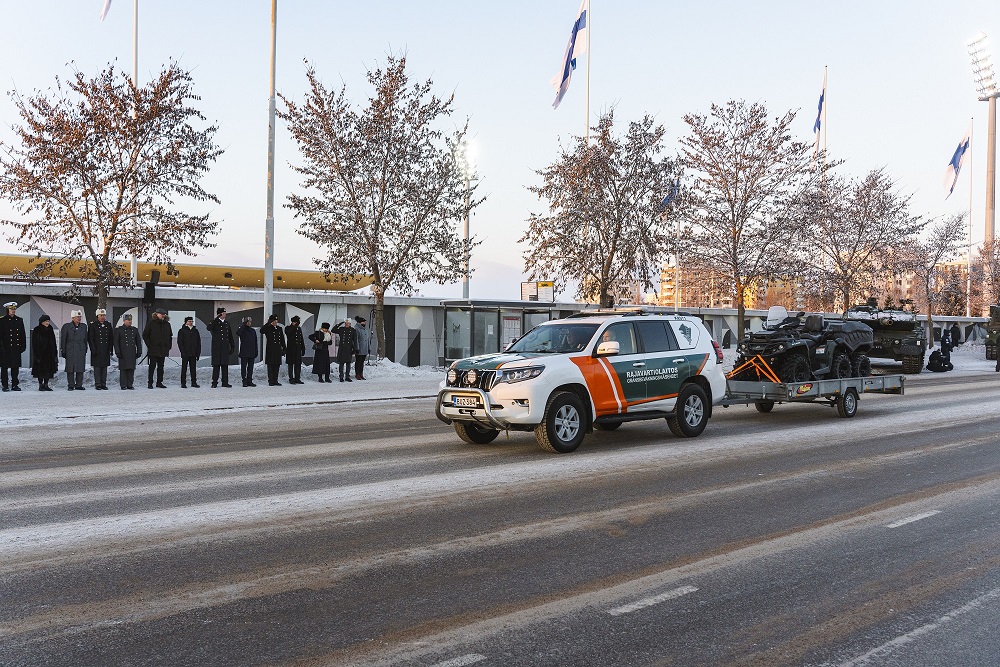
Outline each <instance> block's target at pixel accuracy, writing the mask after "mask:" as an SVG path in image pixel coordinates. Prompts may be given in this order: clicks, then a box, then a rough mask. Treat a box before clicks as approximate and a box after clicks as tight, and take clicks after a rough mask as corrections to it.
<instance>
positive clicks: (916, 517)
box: [886, 510, 941, 528]
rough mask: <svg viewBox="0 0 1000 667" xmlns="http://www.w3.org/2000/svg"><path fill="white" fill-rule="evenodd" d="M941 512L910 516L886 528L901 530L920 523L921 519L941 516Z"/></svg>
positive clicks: (933, 511)
mask: <svg viewBox="0 0 1000 667" xmlns="http://www.w3.org/2000/svg"><path fill="white" fill-rule="evenodd" d="M940 513H941V512H940V511H939V510H932V511H930V512H924V513H923V514H914V515H913V516H908V517H906V518H905V519H900V520H899V521H893V522H892V523H890V524H889V525H887V526H886V528H899V527H900V526H905V525H906V524H908V523H913V522H914V521H920V520H921V519H926V518H927V517H929V516H934V515H935V514H940Z"/></svg>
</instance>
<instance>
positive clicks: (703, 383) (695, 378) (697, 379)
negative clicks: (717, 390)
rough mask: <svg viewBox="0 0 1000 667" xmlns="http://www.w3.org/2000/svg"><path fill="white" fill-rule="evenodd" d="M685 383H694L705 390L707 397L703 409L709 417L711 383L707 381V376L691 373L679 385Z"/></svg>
mask: <svg viewBox="0 0 1000 667" xmlns="http://www.w3.org/2000/svg"><path fill="white" fill-rule="evenodd" d="M686 384H696V385H698V386H699V387H701V388H702V390H703V391H704V392H705V396H707V397H708V405H706V406H705V409H706V412H707V415H708V417H709V418H711V416H712V405H713V400H712V384H711V383H710V382H709V381H708V378H706V377H705V376H704V375H692V376H691V377H689V378H687V379H686V380H684V382H681V387H683V386H684V385H686Z"/></svg>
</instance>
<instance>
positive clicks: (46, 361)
mask: <svg viewBox="0 0 1000 667" xmlns="http://www.w3.org/2000/svg"><path fill="white" fill-rule="evenodd" d="M58 370H59V349H58V348H57V347H56V332H55V330H53V329H52V322H51V321H50V320H49V316H48V315H42V316H40V317H39V318H38V326H37V327H35V328H34V329H32V330H31V375H32V376H33V377H36V378H38V391H52V387H50V386H49V380H51V379H52V378H54V377H55V375H56V371H58Z"/></svg>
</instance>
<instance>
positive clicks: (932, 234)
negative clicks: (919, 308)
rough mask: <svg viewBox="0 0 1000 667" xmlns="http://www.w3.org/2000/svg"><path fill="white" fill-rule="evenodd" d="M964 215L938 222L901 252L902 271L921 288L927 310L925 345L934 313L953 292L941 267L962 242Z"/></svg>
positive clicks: (931, 338) (930, 340) (931, 334)
mask: <svg viewBox="0 0 1000 667" xmlns="http://www.w3.org/2000/svg"><path fill="white" fill-rule="evenodd" d="M964 219H965V214H964V213H959V214H956V215H950V216H946V217H944V218H939V219H938V220H936V221H935V222H934V223H933V224H931V226H930V227H929V228H928V229H927V231H926V233H925V235H924V238H923V239H922V240H913V241H910V242H908V243H907V244H906V245H905V246H904V248H903V252H902V257H901V259H902V261H901V264H902V268H904V269H906V270H908V271H911V272H912V273H913V276H914V282H915V283H916V284H917V285H919V286H920V290H921V293H922V294H921V295H922V296H923V300H924V303H925V304H926V307H927V335H928V341H927V342H928V345H930V346H933V345H934V311H935V309H936V307H937V306H938V304H939V303H940V302H941V301H943V300H945V299H947V298H948V293H949V291H951V290H953V289H954V284H953V282H952V281H951V280H950V279H949V273H948V272H947V271H945V270H944V268H943V267H942V266H941V265H942V264H943V263H944V262H946V261H948V260H950V259H953V257H954V255H955V253H956V252H957V251H958V249H959V247H960V246H961V244H962V241H963V240H964V239H965V234H966V228H965V225H964V224H963V220H964Z"/></svg>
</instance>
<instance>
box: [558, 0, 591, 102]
mask: <svg viewBox="0 0 1000 667" xmlns="http://www.w3.org/2000/svg"><path fill="white" fill-rule="evenodd" d="M589 2H590V0H583V2H581V3H580V13H579V14H577V17H576V21H575V22H574V23H573V32H571V33H570V35H569V44H568V45H567V46H566V55H565V56H564V57H563V66H562V71H561V72H560V73H559V74H556V75H555V76H554V77H552V81H551V83H552V86H553V87H554V88H555V89H556V90H557V91H559V92H558V93H556V101H555V102H553V103H552V108H553V109H556V108H558V107H559V103H560V102H562V98H563V96H564V95H565V94H566V91H567V90H569V80H570V79H571V78H572V77H573V70H575V69H576V59H577V57H579V56H582V55H583V54H585V53H586V52H587V35H588V33H589V28H588V26H587V24H588V23H589V20H588V19H587V14H588V13H589V12H588V9H587V5H588V3H589Z"/></svg>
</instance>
